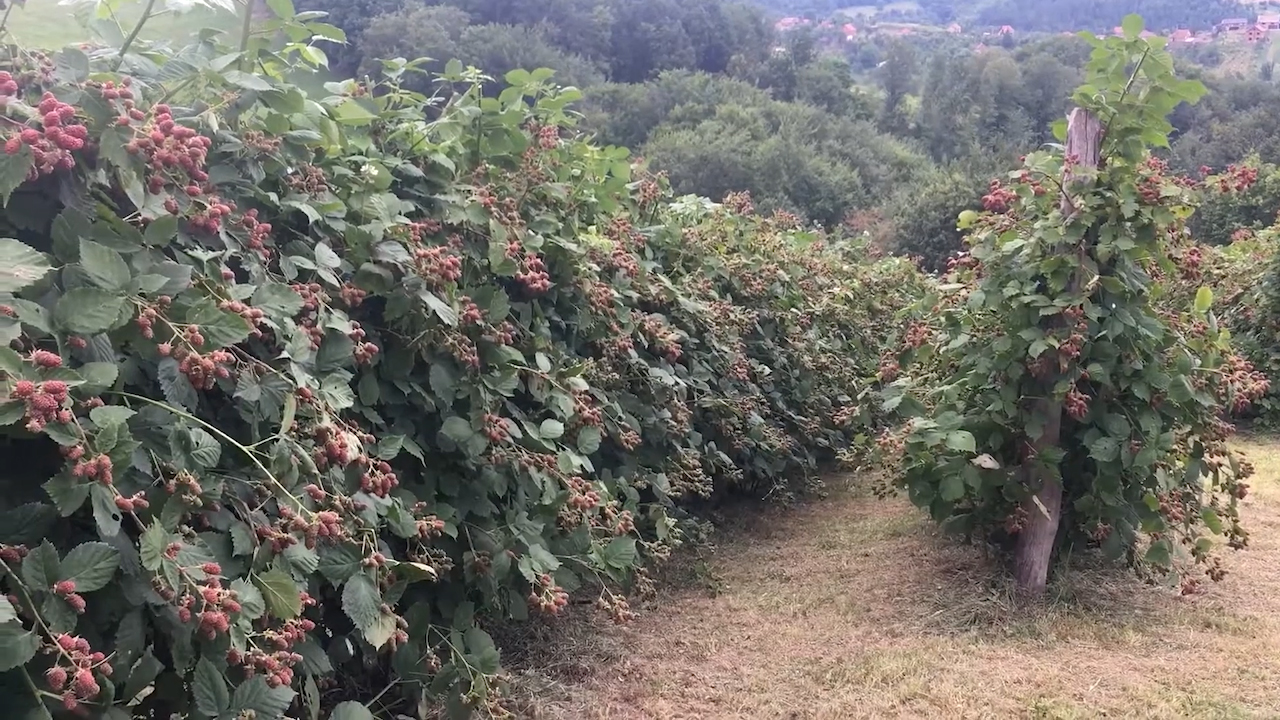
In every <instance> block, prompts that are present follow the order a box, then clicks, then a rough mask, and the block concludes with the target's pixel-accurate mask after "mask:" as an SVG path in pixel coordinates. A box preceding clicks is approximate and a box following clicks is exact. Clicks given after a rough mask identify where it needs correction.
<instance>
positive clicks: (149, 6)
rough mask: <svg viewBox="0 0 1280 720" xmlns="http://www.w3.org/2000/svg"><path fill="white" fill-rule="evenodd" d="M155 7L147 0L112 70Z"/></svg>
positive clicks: (118, 65)
mask: <svg viewBox="0 0 1280 720" xmlns="http://www.w3.org/2000/svg"><path fill="white" fill-rule="evenodd" d="M155 7H156V0H147V6H146V7H145V8H143V10H142V17H140V18H138V23H137V24H136V25H134V26H133V30H131V31H129V36H128V37H126V38H125V39H124V42H123V43H121V44H120V53H119V54H117V55H116V61H115V63H114V64H113V65H112V69H113V70H119V69H120V66H121V65H123V64H124V56H125V53H127V52H129V46H131V45H133V41H134V40H137V39H138V33H140V32H142V26H143V25H146V24H147V21H148V20H150V19H151V11H152V10H154V9H155ZM7 15H8V14H7V13H6V16H7Z"/></svg>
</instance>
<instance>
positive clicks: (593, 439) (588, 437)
mask: <svg viewBox="0 0 1280 720" xmlns="http://www.w3.org/2000/svg"><path fill="white" fill-rule="evenodd" d="M601 437H602V436H601V434H600V428H598V427H595V426H592V425H587V426H586V427H583V428H582V429H581V430H579V431H578V452H580V453H582V454H583V455H590V454H592V453H594V452H595V451H597V450H599V449H600V441H601Z"/></svg>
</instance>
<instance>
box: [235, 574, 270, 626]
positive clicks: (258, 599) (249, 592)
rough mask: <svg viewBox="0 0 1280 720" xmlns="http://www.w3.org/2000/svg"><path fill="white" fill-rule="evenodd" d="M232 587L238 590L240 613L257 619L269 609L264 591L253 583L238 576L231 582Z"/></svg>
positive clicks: (251, 618)
mask: <svg viewBox="0 0 1280 720" xmlns="http://www.w3.org/2000/svg"><path fill="white" fill-rule="evenodd" d="M231 589H232V590H234V591H235V592H236V598H237V599H239V601H240V613H241V614H242V615H244V616H245V617H247V618H249V619H250V620H257V619H258V618H260V617H262V615H263V613H265V612H266V611H267V601H266V599H265V598H263V597H262V592H261V591H259V590H258V588H257V587H255V586H254V585H253V584H252V583H249V582H246V581H245V580H243V579H241V578H237V579H235V580H233V581H232V582H231Z"/></svg>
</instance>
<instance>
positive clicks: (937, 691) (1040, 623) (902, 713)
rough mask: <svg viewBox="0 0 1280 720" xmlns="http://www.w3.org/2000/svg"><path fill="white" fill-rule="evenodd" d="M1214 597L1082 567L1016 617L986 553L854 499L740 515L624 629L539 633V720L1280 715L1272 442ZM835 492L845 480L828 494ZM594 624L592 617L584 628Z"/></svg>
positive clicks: (1278, 455) (1260, 458)
mask: <svg viewBox="0 0 1280 720" xmlns="http://www.w3.org/2000/svg"><path fill="white" fill-rule="evenodd" d="M1238 444H1239V446H1240V447H1241V448H1242V449H1244V450H1245V451H1246V452H1248V454H1249V455H1250V456H1251V458H1252V459H1253V461H1254V462H1255V464H1256V465H1257V467H1258V475H1257V476H1256V477H1255V478H1254V480H1253V485H1254V490H1253V492H1252V493H1251V494H1250V496H1249V498H1248V499H1247V500H1246V505H1247V507H1246V510H1245V519H1246V521H1247V527H1248V528H1249V529H1250V531H1251V533H1252V538H1251V543H1250V547H1249V548H1248V549H1247V550H1245V551H1242V552H1237V553H1233V552H1230V551H1227V557H1226V564H1227V567H1228V568H1229V570H1230V574H1229V575H1228V576H1227V578H1226V579H1225V580H1224V581H1223V582H1221V583H1219V584H1216V585H1214V584H1212V583H1206V584H1207V585H1208V587H1207V589H1206V591H1205V592H1204V593H1202V594H1198V595H1194V596H1190V597H1182V596H1180V595H1179V594H1177V593H1176V592H1173V591H1170V590H1165V589H1161V588H1155V587H1151V586H1147V585H1144V584H1142V583H1140V582H1138V581H1137V580H1135V579H1133V577H1132V575H1130V574H1128V573H1126V572H1123V571H1116V570H1114V569H1108V568H1098V567H1086V566H1085V563H1084V562H1076V563H1072V564H1071V567H1070V569H1069V570H1068V571H1067V572H1065V573H1063V574H1062V576H1061V577H1059V578H1057V580H1056V581H1055V584H1054V586H1053V588H1052V601H1051V602H1049V603H1046V604H1045V605H1043V606H1038V607H1035V608H1026V607H1017V606H1016V604H1015V603H1014V602H1013V601H1012V600H1011V597H1012V596H1011V594H1010V593H1009V591H1008V586H1007V584H1005V583H1004V582H1003V581H1002V580H1000V579H999V578H1000V575H999V574H998V572H997V571H995V570H994V569H993V568H992V564H991V563H990V562H989V561H988V560H987V559H986V558H984V557H983V556H982V554H981V552H980V551H978V550H976V549H974V548H969V547H960V546H957V545H956V544H954V543H952V542H950V541H948V540H944V539H941V538H938V537H936V536H935V534H934V533H933V530H932V527H931V526H930V524H929V523H928V522H927V521H926V519H924V518H923V517H922V516H921V515H920V514H919V513H918V512H916V511H915V510H914V509H912V508H911V507H910V506H909V505H907V504H906V503H905V502H904V501H901V500H887V501H886V500H877V499H874V498H871V497H867V496H865V495H862V494H859V493H858V492H856V491H849V492H836V493H833V495H834V497H833V498H831V499H828V500H824V501H822V502H813V503H809V504H805V505H802V506H800V507H797V508H793V509H788V510H777V511H774V512H773V513H771V514H769V515H762V514H759V513H755V514H752V515H749V516H748V517H746V518H738V519H737V520H735V522H734V523H730V526H729V527H728V528H727V529H725V530H724V531H723V532H721V533H720V534H719V535H717V549H716V551H715V552H714V553H709V554H704V558H703V559H702V560H696V559H695V561H694V562H692V563H689V564H687V565H686V566H685V567H687V568H690V570H689V571H688V573H687V574H688V575H689V577H686V578H684V581H683V582H680V583H676V584H675V585H674V587H670V588H668V589H667V590H664V591H663V592H662V594H661V596H660V597H659V598H658V599H657V600H656V601H653V602H650V603H647V604H646V605H644V606H643V607H642V608H641V610H642V614H641V616H640V618H639V619H638V620H636V621H634V622H632V623H630V624H628V625H626V626H623V627H621V628H615V627H613V626H612V625H610V624H607V623H601V622H599V621H597V620H584V619H581V618H579V619H570V620H568V621H564V622H560V623H559V624H558V625H556V626H552V627H547V628H544V629H543V631H542V633H543V634H542V637H540V638H536V639H535V640H536V642H537V644H538V645H539V646H541V647H542V648H545V647H546V645H543V643H551V645H552V647H554V648H555V650H554V651H553V652H552V653H551V655H550V656H549V657H548V656H547V655H546V653H545V652H543V653H540V656H541V659H539V660H538V661H537V664H536V665H533V666H526V667H523V668H521V667H520V666H519V662H518V661H517V663H516V666H517V671H516V675H515V685H516V687H517V688H518V689H519V692H520V693H521V694H522V695H523V702H522V708H521V713H522V715H523V716H524V717H528V718H535V719H539V720H540V719H548V720H550V719H557V720H558V719H561V718H563V719H566V720H569V719H577V718H581V719H582V720H642V719H644V720H648V719H653V720H692V719H694V718H698V719H708V720H710V719H720V718H724V719H730V718H751V719H757V718H759V719H770V718H780V719H781V718H785V719H788V720H802V719H803V720H808V719H815V720H817V719H825V718H832V719H843V718H1064V719H1065V718H1280V440H1270V439H1260V438H1252V439H1245V440H1241V441H1240V442H1239V443H1238ZM836 484H838V483H836ZM587 614H588V613H582V615H583V616H585V615H587Z"/></svg>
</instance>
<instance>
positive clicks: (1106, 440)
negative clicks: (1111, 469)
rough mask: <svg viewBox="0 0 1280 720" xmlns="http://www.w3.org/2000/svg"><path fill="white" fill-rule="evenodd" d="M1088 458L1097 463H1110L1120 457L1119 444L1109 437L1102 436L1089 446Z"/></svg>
mask: <svg viewBox="0 0 1280 720" xmlns="http://www.w3.org/2000/svg"><path fill="white" fill-rule="evenodd" d="M1089 456H1090V457H1092V458H1093V459H1094V460H1097V461H1098V462H1112V461H1114V460H1116V459H1117V458H1119V457H1120V443H1119V441H1117V440H1116V439H1115V438H1113V437H1111V436H1109V435H1102V436H1100V437H1098V438H1097V439H1096V440H1094V441H1093V442H1092V443H1091V444H1090V445H1089Z"/></svg>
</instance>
